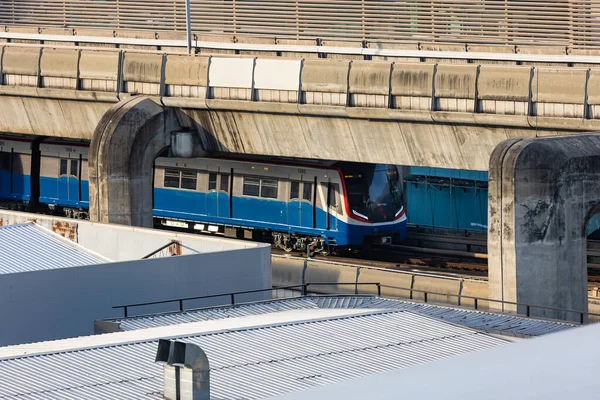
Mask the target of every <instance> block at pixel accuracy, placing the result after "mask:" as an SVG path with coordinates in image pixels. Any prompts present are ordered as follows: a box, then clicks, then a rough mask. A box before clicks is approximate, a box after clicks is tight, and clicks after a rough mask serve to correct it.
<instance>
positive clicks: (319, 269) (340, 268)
mask: <svg viewBox="0 0 600 400" xmlns="http://www.w3.org/2000/svg"><path fill="white" fill-rule="evenodd" d="M304 279H305V283H310V282H317V283H328V282H331V283H332V284H331V285H319V286H310V287H309V288H308V290H309V291H310V292H313V293H322V294H330V293H337V294H354V292H355V288H356V287H355V286H354V285H337V284H338V283H351V282H356V267H355V266H350V265H343V264H332V263H327V262H320V261H310V262H308V264H307V268H306V274H305V275H304Z"/></svg>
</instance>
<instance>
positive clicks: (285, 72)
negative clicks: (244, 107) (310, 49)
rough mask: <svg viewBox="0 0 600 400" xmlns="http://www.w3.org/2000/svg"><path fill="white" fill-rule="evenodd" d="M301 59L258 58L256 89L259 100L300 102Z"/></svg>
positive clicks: (255, 79)
mask: <svg viewBox="0 0 600 400" xmlns="http://www.w3.org/2000/svg"><path fill="white" fill-rule="evenodd" d="M301 69H302V61H301V60H276V59H263V58H257V59H256V65H255V67H254V89H255V91H256V93H255V94H256V100H257V101H268V102H279V103H298V91H299V89H300V71H301Z"/></svg>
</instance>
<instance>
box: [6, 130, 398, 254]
mask: <svg viewBox="0 0 600 400" xmlns="http://www.w3.org/2000/svg"><path fill="white" fill-rule="evenodd" d="M87 156H88V147H87V144H86V143H75V144H74V143H61V142H58V141H41V142H38V141H33V142H32V141H29V140H27V139H25V138H15V137H0V184H1V186H0V200H3V201H5V202H6V201H9V202H13V204H14V203H15V202H18V203H19V204H22V205H24V207H26V208H29V209H30V208H31V206H32V205H38V204H39V205H42V206H43V207H48V208H49V209H51V210H53V211H54V212H60V213H64V214H65V215H67V216H69V217H79V218H85V217H86V216H87V209H88V207H89V202H88V199H89V189H88V175H87V174H88V164H87ZM402 188H403V183H402V176H401V174H400V172H399V170H398V169H397V168H396V166H394V165H381V164H357V163H344V162H340V163H328V164H325V163H314V164H312V163H311V164H302V165H301V164H298V163H296V162H289V163H280V164H277V163H273V162H265V161H263V160H259V159H253V160H251V159H240V160H231V159H223V158H198V159H178V158H158V159H157V160H156V161H155V171H154V198H153V201H154V211H153V212H154V219H155V223H156V224H158V225H162V226H166V227H172V228H178V229H185V230H190V231H202V232H213V233H222V234H224V235H225V236H229V237H238V238H252V239H257V238H260V237H262V238H264V237H265V236H267V237H270V238H271V239H272V241H273V243H274V244H275V245H277V246H278V247H280V248H282V249H284V250H286V251H292V250H300V251H304V250H306V248H307V246H311V247H312V248H313V249H314V250H315V251H320V252H322V253H327V252H328V251H329V250H330V248H331V247H349V246H352V247H354V246H360V245H363V244H364V243H366V242H368V243H371V242H373V241H376V242H378V243H392V242H396V241H401V240H403V239H404V238H405V236H406V223H407V219H406V213H405V208H404V193H403V190H402Z"/></svg>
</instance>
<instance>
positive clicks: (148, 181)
mask: <svg viewBox="0 0 600 400" xmlns="http://www.w3.org/2000/svg"><path fill="white" fill-rule="evenodd" d="M173 114H174V113H173V112H172V110H169V109H166V108H164V107H163V106H161V105H159V104H157V103H156V102H154V101H153V100H151V99H149V98H146V97H131V98H129V99H126V100H123V101H121V102H120V103H118V104H116V105H114V106H113V107H112V108H111V109H110V110H108V111H107V112H106V114H105V115H104V116H103V117H102V119H101V120H100V122H99V124H98V126H97V127H96V130H95V132H94V137H93V139H92V143H91V145H90V153H89V174H90V218H91V219H92V220H93V221H101V222H111V223H118V224H124V225H135V226H144V227H151V226H152V187H153V186H152V185H153V182H152V176H153V171H152V167H153V162H154V160H155V158H156V157H157V155H159V154H160V153H161V152H162V151H163V150H164V149H166V148H167V147H169V146H170V144H171V132H173V131H176V130H178V129H179V124H178V120H177V118H176V117H174V116H173Z"/></svg>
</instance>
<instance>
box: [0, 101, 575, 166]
mask: <svg viewBox="0 0 600 400" xmlns="http://www.w3.org/2000/svg"><path fill="white" fill-rule="evenodd" d="M113 105H114V103H110V102H100V101H98V102H94V101H75V100H59V99H43V98H33V97H20V96H0V131H1V132H7V133H15V134H30V135H39V136H54V137H61V138H68V139H85V140H92V139H93V135H94V130H95V129H96V127H97V126H98V123H99V122H100V119H101V117H102V116H103V115H104V114H105V113H106V112H107V111H108V110H109V109H110V108H111V107H112V106H113ZM157 106H158V107H161V108H163V109H164V110H166V109H169V110H170V111H171V112H170V114H172V115H174V116H175V117H176V118H177V121H176V122H177V124H178V125H180V126H181V127H183V128H189V129H192V130H194V131H196V132H197V133H198V137H199V139H200V142H201V144H202V147H203V148H204V150H207V151H220V152H232V153H244V154H252V155H265V156H276V157H299V158H314V159H325V160H347V161H356V162H371V163H390V164H398V165H418V166H428V167H440V168H455V169H469V170H481V171H485V170H487V169H488V161H489V157H490V155H491V153H492V150H493V149H494V147H495V146H496V145H497V144H498V143H500V142H502V141H503V140H505V139H510V138H517V137H520V138H528V137H536V136H553V135H563V134H568V133H573V132H572V131H566V130H560V129H547V130H537V131H536V130H534V129H525V128H518V127H506V126H482V125H471V124H459V123H449V122H448V123H426V122H412V121H402V120H389V119H386V120H383V119H381V120H377V119H367V118H347V117H341V116H340V117H334V116H318V115H301V114H286V113H266V112H248V111H227V110H207V109H191V108H167V107H164V106H161V105H160V104H158V103H157Z"/></svg>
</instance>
